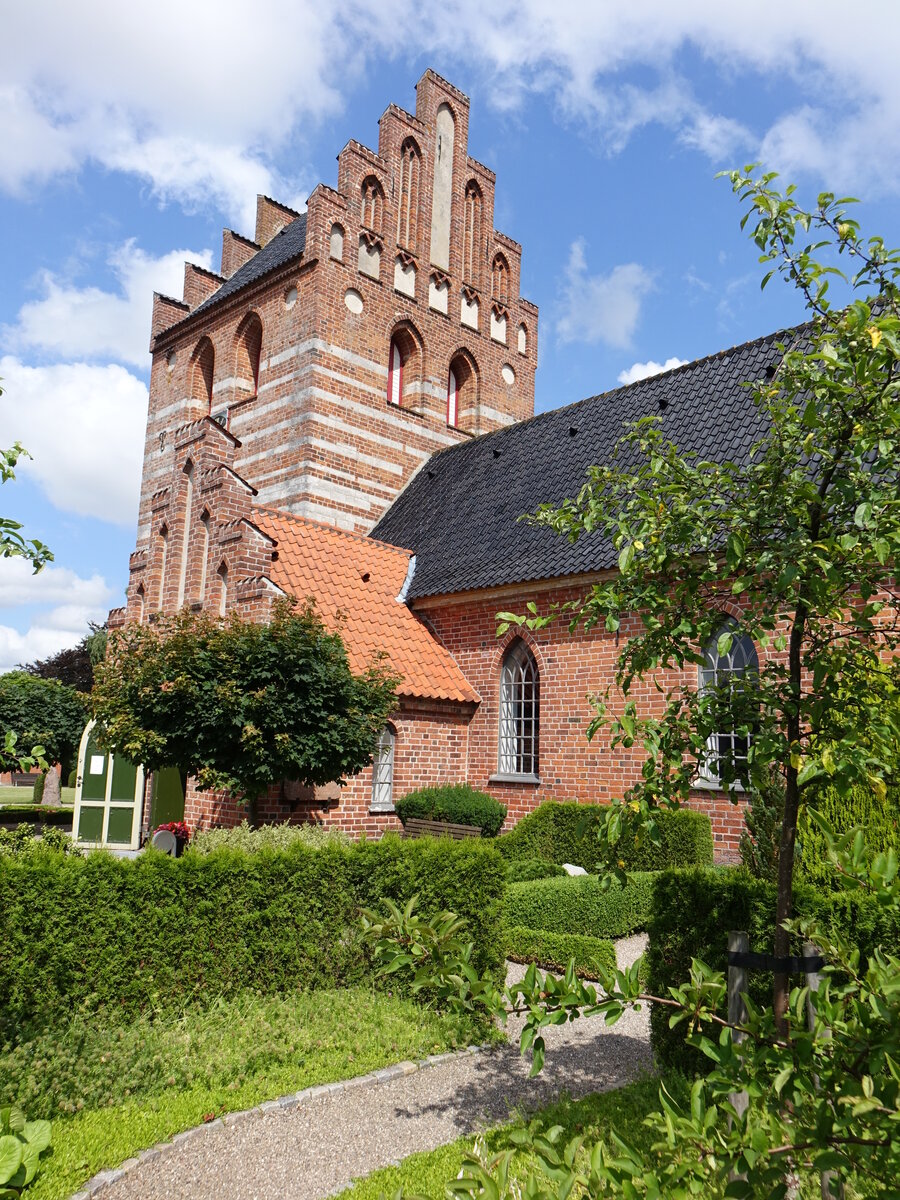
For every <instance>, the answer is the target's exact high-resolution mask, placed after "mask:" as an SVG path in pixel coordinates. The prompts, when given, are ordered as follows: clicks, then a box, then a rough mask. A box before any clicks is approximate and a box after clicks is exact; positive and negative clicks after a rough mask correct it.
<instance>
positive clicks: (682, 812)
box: [497, 800, 713, 871]
mask: <svg viewBox="0 0 900 1200" xmlns="http://www.w3.org/2000/svg"><path fill="white" fill-rule="evenodd" d="M605 811H606V806H605V805H602V804H573V803H567V804H560V803H558V802H556V801H552V800H551V801H549V802H548V803H546V804H542V805H541V806H540V808H537V809H535V811H534V812H533V813H529V814H528V816H527V817H523V818H522V820H521V821H519V823H518V824H517V825H516V826H515V828H513V829H511V830H510V831H509V833H504V834H503V835H502V836H501V837H500V838H499V839H498V842H497V846H498V848H499V850H500V853H501V854H502V855H503V857H504V858H506V859H507V860H509V861H511V862H512V861H515V860H517V859H522V858H542V859H545V860H546V861H547V862H552V863H574V864H575V866H579V867H584V869H585V870H586V871H593V870H595V869H596V867H597V860H598V857H599V855H598V849H597V826H598V824H599V822H600V819H601V817H602V815H603V814H604V812H605ZM657 821H658V823H659V828H660V836H661V843H660V845H658V846H657V845H653V844H651V843H646V844H644V845H642V846H635V845H626V844H624V843H623V844H622V847H621V851H622V860H623V861H624V864H625V869H626V870H627V871H661V870H663V869H665V868H667V867H692V866H708V865H711V864H712V861H713V841H712V827H711V826H710V822H709V817H707V816H706V815H705V813H699V812H694V810H693V809H688V808H681V809H678V810H677V811H675V812H660V813H658V814H657Z"/></svg>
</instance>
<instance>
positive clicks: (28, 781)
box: [12, 771, 41, 787]
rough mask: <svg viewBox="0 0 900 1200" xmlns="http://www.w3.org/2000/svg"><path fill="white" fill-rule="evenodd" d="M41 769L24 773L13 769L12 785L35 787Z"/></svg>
mask: <svg viewBox="0 0 900 1200" xmlns="http://www.w3.org/2000/svg"><path fill="white" fill-rule="evenodd" d="M40 777H41V773H40V771H32V772H30V773H23V772H22V771H13V773H12V786H13V787H34V783H35V780H36V779H40Z"/></svg>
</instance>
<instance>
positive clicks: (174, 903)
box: [0, 836, 506, 1043]
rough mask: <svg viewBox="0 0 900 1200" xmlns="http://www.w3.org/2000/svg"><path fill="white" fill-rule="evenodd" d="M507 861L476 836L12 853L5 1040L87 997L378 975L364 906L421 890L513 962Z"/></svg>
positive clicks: (102, 1001) (7, 865) (205, 992)
mask: <svg viewBox="0 0 900 1200" xmlns="http://www.w3.org/2000/svg"><path fill="white" fill-rule="evenodd" d="M505 888H506V883H505V879H504V867H503V861H502V859H501V858H500V855H499V854H497V852H496V850H495V849H494V847H493V846H492V845H489V844H487V843H484V842H481V841H477V840H475V839H471V840H468V841H462V842H452V841H449V840H445V839H441V840H437V839H426V838H423V839H420V840H415V841H402V840H401V839H400V838H398V837H391V836H387V837H385V838H384V839H382V841H380V842H358V843H355V844H353V845H350V846H341V845H337V844H333V845H327V846H323V847H322V848H321V849H316V850H309V849H306V848H305V847H302V846H295V847H291V848H290V849H289V850H286V851H282V852H267V851H260V852H258V853H254V854H245V853H240V852H236V851H229V850H220V851H216V852H215V853H213V854H208V855H193V854H188V855H185V856H184V857H183V858H180V859H175V858H169V857H168V856H167V855H164V854H159V853H156V852H154V851H149V852H145V853H144V854H142V855H140V856H139V857H138V858H136V859H134V860H122V859H117V858H113V857H111V856H110V855H106V854H102V853H98V854H92V855H89V856H88V857H87V858H86V859H81V858H72V857H65V856H63V855H61V854H57V853H52V852H50V851H46V852H43V853H35V854H32V855H29V856H28V857H27V858H21V859H14V858H8V857H0V946H2V948H3V949H2V953H0V1043H2V1042H3V1041H4V1040H6V1039H9V1040H12V1041H18V1040H22V1039H27V1038H28V1037H29V1036H33V1033H34V1031H35V1030H36V1029H39V1028H42V1027H43V1026H44V1025H45V1024H49V1023H52V1022H53V1021H55V1020H56V1019H60V1018H62V1019H65V1018H66V1017H68V1016H69V1015H71V1012H72V1010H73V1009H74V1008H77V1007H78V1006H79V1005H80V1004H85V1003H87V1004H89V1005H90V1007H91V1009H92V1010H95V1009H96V1008H97V1007H100V1006H103V1007H107V1008H109V1009H111V1010H114V1011H115V1012H117V1013H118V1014H119V1015H121V1016H124V1015H127V1014H130V1013H135V1012H140V1011H145V1010H147V1009H150V1008H153V1007H156V1006H165V1007H174V1008H178V1007H179V1006H182V1005H184V1004H185V1003H198V1002H199V1003H203V1002H205V1001H207V1000H212V999H214V998H215V997H216V996H219V995H223V994H230V993H234V992H237V991H239V990H241V989H253V990H256V991H259V992H262V993H270V994H271V993H276V992H280V991H283V990H285V989H289V988H298V987H299V988H303V989H304V990H310V989H314V988H324V987H342V986H345V985H347V984H352V983H358V982H360V981H361V980H371V979H372V969H371V963H370V961H369V959H368V957H367V955H366V954H365V953H364V951H363V947H362V945H361V940H360V926H359V915H360V910H361V909H363V908H373V909H381V910H382V911H383V900H384V899H386V898H390V899H392V900H394V901H395V902H396V903H398V904H403V903H405V902H406V901H407V900H408V899H409V898H410V897H411V896H413V895H418V896H419V909H420V911H421V912H422V913H424V914H432V913H437V912H440V911H443V910H446V909H449V910H452V911H453V912H456V913H458V914H459V915H460V916H461V917H464V918H465V920H466V922H467V931H468V933H469V934H470V935H471V937H472V939H473V941H474V942H475V946H476V951H475V956H474V958H475V966H476V968H477V969H478V970H483V969H488V970H492V971H495V972H498V973H499V972H502V965H503V956H504V951H505V944H504V929H503V899H504V892H505Z"/></svg>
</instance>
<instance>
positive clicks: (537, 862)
mask: <svg viewBox="0 0 900 1200" xmlns="http://www.w3.org/2000/svg"><path fill="white" fill-rule="evenodd" d="M561 875H565V871H564V870H563V869H562V867H560V866H557V864H556V863H550V862H545V861H544V860H543V859H542V858H514V859H512V861H511V862H508V863H507V864H506V882H507V883H529V882H531V881H532V880H534V879H553V878H554V877H558V876H561Z"/></svg>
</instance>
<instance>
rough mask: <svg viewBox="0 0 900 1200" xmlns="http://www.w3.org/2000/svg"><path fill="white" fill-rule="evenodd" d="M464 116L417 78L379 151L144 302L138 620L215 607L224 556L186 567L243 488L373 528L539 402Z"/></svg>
mask: <svg viewBox="0 0 900 1200" xmlns="http://www.w3.org/2000/svg"><path fill="white" fill-rule="evenodd" d="M468 118H469V101H468V98H467V97H466V96H465V95H463V94H462V93H461V92H459V91H458V90H457V89H456V88H454V87H453V86H452V85H451V84H449V83H447V82H446V81H445V80H443V79H441V78H440V77H439V76H438V75H436V74H435V73H434V72H433V71H430V70H429V71H426V72H425V74H424V75H423V76H422V78H421V79H420V81H419V83H418V84H417V86H416V112H415V116H413V115H411V114H410V113H407V112H405V111H403V110H402V109H400V108H397V107H396V106H394V105H390V106H389V107H388V109H387V110H386V111H385V113H384V114H383V115H382V117H381V120H380V122H379V138H378V151H377V153H376V152H375V151H374V150H370V149H368V148H367V147H366V146H363V145H361V144H360V143H358V142H355V141H351V142H349V143H348V144H347V145H346V146H345V147H344V149H343V150H342V151H341V152H340V154H339V155H338V177H337V188H332V187H328V186H326V185H325V184H320V185H319V186H318V187H317V188H316V189H315V190H314V191H313V193H312V195H311V196H310V197H309V202H308V207H307V211H306V212H305V213H297V212H295V211H294V210H293V209H291V208H288V207H286V206H285V205H284V204H280V203H278V202H276V201H274V200H271V199H269V198H268V197H266V196H259V197H258V199H257V218H256V229H255V230H254V232H253V237H252V238H249V237H245V236H243V235H241V234H238V233H235V232H234V231H232V230H230V229H226V230H225V231H224V233H223V238H222V260H221V268H220V272H219V273H218V274H216V273H214V272H212V271H207V270H204V269H202V268H200V267H197V266H194V265H192V264H186V265H185V277H184V291H183V296H182V298H181V299H180V300H175V299H171V298H169V297H165V296H161V295H156V296H154V304H153V324H152V341H151V352H152V356H153V363H152V373H151V383H150V405H149V414H148V419H147V436H146V443H145V451H144V470H143V483H142V493H141V507H140V515H139V521H138V537H137V550H136V552H135V555H133V556H132V585H131V587H130V589H129V594H130V599H129V609H128V617H129V619H134V617H135V616H137V619H141V615H140V614H142V613H143V612H145V611H146V609H148V608H149V609H151V610H157V611H158V610H163V611H173V610H174V609H176V608H178V607H180V606H181V604H183V603H185V602H186V600H187V598H188V594H190V595H191V596H192V597H195V598H196V599H195V600H194V604H195V606H197V607H200V606H206V607H210V606H212V605H213V600H210V599H209V595H210V594H211V590H212V589H210V587H209V580H210V579H213V577H214V575H215V571H216V570H217V569H218V565H217V564H218V559H217V562H216V563H212V559H211V558H210V565H208V566H207V568H206V578H205V579H203V580H201V579H200V578H199V577H198V579H197V580H195V581H193V582H192V579H191V575H190V571H191V570H192V569H193V568H190V569H188V568H186V567H185V566H184V564H185V562H188V561H189V560H191V559H192V558H193V549H194V546H195V545H196V544H198V543H200V542H203V541H204V539H206V541H208V542H210V544H212V543H213V542H215V540H216V539H217V538H218V539H221V538H223V537H234V536H235V534H234V532H233V531H234V530H235V529H236V528H238V527H236V526H234V525H229V521H235V520H238V518H239V516H240V515H241V510H242V504H241V503H238V500H239V498H240V497H241V496H243V495H244V492H246V493H247V501H246V503H244V504H243V508H246V504H247V503H249V502H250V497H251V496H252V500H253V502H255V503H256V504H259V505H265V506H268V507H270V508H277V509H282V510H285V511H287V512H290V513H293V514H295V515H297V516H300V517H308V518H312V519H315V520H317V521H322V522H325V523H326V524H329V525H332V526H335V527H338V528H341V529H346V530H351V531H356V532H360V533H367V532H368V531H369V530H371V528H372V527H373V525H374V524H375V522H376V521H377V520H378V518H379V517H380V516H381V514H382V513H383V512H384V511H385V509H386V508H387V507H388V505H389V504H390V503H391V502H392V501H393V500H394V498H395V497H396V496H397V494H398V493H399V492H400V491H401V490H402V489H403V488H404V486H405V485H406V484H407V483H408V481H409V480H410V479H411V478H412V476H413V475H414V474H415V473H416V471H417V470H418V469H419V468H420V467H421V466H422V464H423V463H424V462H426V460H427V459H428V458H429V457H430V456H431V455H432V454H433V453H434V452H435V451H438V450H441V449H443V448H445V447H447V446H449V445H453V444H454V443H458V442H462V441H465V440H466V439H468V438H471V437H472V436H474V435H477V434H481V433H486V432H490V431H493V430H496V429H499V428H502V427H504V426H506V425H510V424H512V423H513V422H516V421H520V420H522V419H524V418H526V417H530V416H532V415H533V412H534V372H535V367H536V365H537V332H538V331H537V321H538V312H537V308H536V307H535V306H534V305H533V304H531V303H530V302H529V301H527V300H523V299H522V298H521V297H520V294H519V279H520V265H521V247H520V246H519V245H518V243H516V242H514V241H513V240H512V239H511V238H509V237H507V236H505V235H504V234H501V233H498V232H497V231H496V230H495V229H494V223H493V215H494V182H495V177H494V174H493V172H492V171H490V170H488V168H487V167H484V166H482V165H481V164H480V163H478V162H476V161H475V160H474V159H472V158H470V157H469V156H468V153H467V142H468ZM213 423H215V425H217V426H219V427H220V429H219V430H218V431H217V430H214V429H213ZM221 434H224V435H226V436H225V437H224V438H223V437H222V436H221ZM187 443H191V444H192V445H193V450H192V452H191V453H192V457H190V460H189V454H188V446H187ZM201 464H202V465H201ZM192 471H193V476H192V473H191V472H192ZM201 472H202V477H201ZM213 484H215V485H216V488H215V499H216V504H215V507H216V511H215V512H213V505H212V503H210V504H207V503H206V501H205V494H206V490H207V489H210V488H212V486H213ZM201 493H202V494H203V498H201ZM226 496H227V497H228V500H227V503H226V502H225V498H226ZM219 497H221V498H222V500H221V501H220V500H219V499H218V498H219ZM204 522H205V524H204ZM210 522H212V524H211V523H210ZM251 534H252V531H247V530H244V532H243V535H242V536H243V539H244V542H245V543H246V542H247V539H248V537H251ZM254 536H255V535H254ZM257 540H259V539H257ZM251 541H252V537H251ZM204 544H205V543H204ZM189 547H190V548H191V551H192V553H191V554H188V548H189ZM216 554H217V556H221V554H222V551H221V550H220V549H219V548H217V550H216ZM163 556H166V557H163ZM204 557H205V556H204ZM250 557H253V556H252V555H251V556H250ZM176 559H177V560H178V562H179V563H180V564H181V565H180V566H176V565H175V560H176ZM223 561H224V558H223ZM247 570H248V571H250V565H249V563H248V564H247ZM201 572H202V568H201ZM232 572H233V568H232ZM251 574H252V572H251ZM248 577H249V576H248ZM232 579H233V574H232ZM213 582H216V580H215V579H213ZM141 587H142V589H143V590H142V591H141V592H140V597H141V604H140V607H139V608H136V607H134V604H135V601H134V597H135V595H136V594H137V589H138V588H141ZM228 594H229V596H231V595H232V594H233V595H235V596H237V595H238V589H237V588H236V587H232V588H231V590H230V591H229V592H228ZM151 596H152V597H153V600H152V601H151ZM214 599H215V598H214ZM207 601H208V603H207ZM215 603H216V604H218V603H219V601H218V600H216V601H215ZM239 606H240V607H244V605H239ZM228 607H229V608H230V607H231V601H230V600H229V604H228ZM249 608H250V609H251V610H252V608H253V605H252V604H251V605H249Z"/></svg>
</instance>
